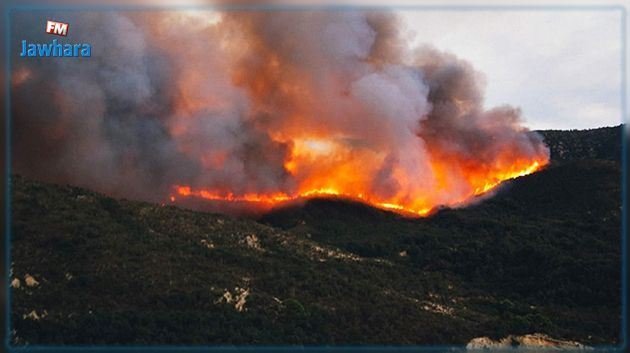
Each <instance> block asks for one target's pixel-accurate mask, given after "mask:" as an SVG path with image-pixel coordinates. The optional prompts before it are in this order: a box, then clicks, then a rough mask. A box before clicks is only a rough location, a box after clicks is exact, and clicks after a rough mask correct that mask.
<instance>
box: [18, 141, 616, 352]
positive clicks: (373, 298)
mask: <svg viewBox="0 0 630 353" xmlns="http://www.w3.org/2000/svg"><path fill="white" fill-rule="evenodd" d="M546 138H547V136H546ZM562 145H563V146H566V144H565V143H564V142H563V143H562ZM552 151H553V147H552ZM552 155H553V152H552ZM564 156H571V154H568V155H567V154H565V155H564ZM597 156H600V155H597ZM569 159H571V158H569V157H567V158H565V159H561V160H558V161H554V163H553V164H552V165H551V166H549V167H548V168H546V169H544V170H543V171H541V172H539V173H536V174H534V175H530V176H526V177H522V178H519V179H516V180H513V181H511V182H509V183H506V184H505V185H503V186H502V187H501V188H500V190H498V191H497V193H496V195H495V196H494V197H492V198H489V199H487V200H483V201H481V202H479V203H477V204H476V205H473V206H471V207H468V208H462V209H445V210H441V211H440V212H438V213H437V214H435V215H433V216H432V217H429V218H421V219H409V218H404V217H401V216H399V215H397V214H394V213H391V212H386V211H381V210H377V209H374V208H371V207H369V206H366V205H362V204H356V203H352V202H348V201H344V200H334V199H313V200H310V201H308V202H306V203H305V204H303V205H300V206H294V207H290V208H283V209H279V210H276V211H274V212H272V213H270V214H268V215H267V216H266V217H264V218H263V219H261V220H260V221H259V222H256V221H254V220H249V219H237V218H230V217H227V216H222V215H216V214H208V213H201V212H193V211H190V210H185V209H180V208H176V207H172V206H161V205H156V204H148V203H142V202H133V201H126V200H115V199H112V198H109V197H107V196H104V195H101V194H98V193H94V192H91V191H89V190H85V189H81V188H76V187H72V186H58V185H51V184H45V183H41V182H38V181H34V180H29V179H26V178H23V177H20V176H17V175H16V176H13V177H12V181H11V185H12V212H13V234H12V237H13V238H12V249H11V251H12V261H13V266H12V274H13V275H12V278H11V280H12V284H13V286H14V288H13V296H12V299H13V302H12V307H13V316H12V322H13V328H14V329H15V335H14V337H13V340H14V343H15V344H60V343H64V344H112V343H116V344H143V343H144V344H157V343H161V344H182V343H186V344H342V343H346V344H352V343H354V344H356V343H365V344H370V343H373V344H388V343H389V344H401V343H402V344H461V345H465V344H466V343H468V342H469V341H471V340H472V339H473V338H476V337H482V336H489V337H491V338H493V339H502V338H503V337H507V336H509V335H525V334H531V333H543V334H547V335H549V336H551V337H554V338H557V339H566V340H571V341H578V342H581V343H584V344H588V345H596V344H615V343H616V342H617V341H618V336H619V325H618V322H619V312H620V311H619V304H620V296H619V288H620V283H619V278H620V274H619V267H620V248H619V244H620V237H619V236H620V226H619V225H620V211H621V210H620V204H621V202H620V183H619V180H620V179H619V178H620V166H619V163H618V162H617V161H614V160H602V159H593V158H587V159H582V158H577V160H569ZM574 159H575V158H574Z"/></svg>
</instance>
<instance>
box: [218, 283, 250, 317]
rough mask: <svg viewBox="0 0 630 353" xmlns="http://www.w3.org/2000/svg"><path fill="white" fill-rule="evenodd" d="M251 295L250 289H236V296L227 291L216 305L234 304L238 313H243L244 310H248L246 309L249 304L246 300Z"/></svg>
mask: <svg viewBox="0 0 630 353" xmlns="http://www.w3.org/2000/svg"><path fill="white" fill-rule="evenodd" d="M248 295H249V289H245V288H240V287H236V288H234V294H232V293H231V292H230V291H229V290H227V289H226V290H225V293H223V295H222V296H221V297H220V298H219V299H217V300H216V301H215V304H218V303H222V302H225V303H228V304H234V309H236V311H238V312H242V311H243V310H247V309H246V308H245V304H246V303H247V301H246V299H247V296H248Z"/></svg>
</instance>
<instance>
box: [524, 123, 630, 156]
mask: <svg viewBox="0 0 630 353" xmlns="http://www.w3.org/2000/svg"><path fill="white" fill-rule="evenodd" d="M622 129H623V125H618V126H614V127H602V128H597V129H589V130H540V131H536V132H537V133H539V134H541V135H542V136H543V137H544V139H545V143H546V144H547V146H549V149H550V150H551V159H552V160H554V161H568V160H576V159H606V160H615V161H619V160H620V159H621V133H622Z"/></svg>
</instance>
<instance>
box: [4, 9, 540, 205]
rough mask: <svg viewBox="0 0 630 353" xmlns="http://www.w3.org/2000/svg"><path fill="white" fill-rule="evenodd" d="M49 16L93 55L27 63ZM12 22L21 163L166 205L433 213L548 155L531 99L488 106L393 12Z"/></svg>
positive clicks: (17, 160)
mask: <svg viewBox="0 0 630 353" xmlns="http://www.w3.org/2000/svg"><path fill="white" fill-rule="evenodd" d="M48 18H54V19H56V20H59V21H64V22H69V23H70V34H69V36H68V37H67V41H68V42H87V43H91V44H92V57H91V58H57V59H54V58H38V59H35V58H22V57H19V54H18V53H19V50H17V47H19V43H20V41H21V40H22V39H27V40H28V41H29V42H40V43H46V42H50V40H51V39H50V38H49V36H48V35H46V34H45V33H42V32H43V30H42V28H43V25H44V23H45V22H46V19H48ZM11 20H12V23H13V26H12V27H13V32H12V38H13V42H12V43H11V44H12V45H13V46H14V50H13V54H14V55H13V58H12V62H13V77H12V86H11V88H12V107H13V111H12V117H13V120H12V121H13V145H12V146H13V168H14V172H16V173H20V174H24V175H28V176H31V177H35V178H39V179H43V180H46V181H51V182H57V183H69V184H75V185H81V186H86V187H90V188H92V189H96V190H99V191H102V192H106V193H108V194H110V195H113V196H119V197H127V198H132V199H143V200H148V201H158V202H163V201H165V200H168V199H169V197H170V196H171V195H172V196H173V199H174V200H178V201H179V200H182V199H186V198H190V197H193V196H198V197H199V198H200V199H207V200H221V199H224V200H228V201H229V200H232V201H252V202H250V203H261V202H262V203H267V204H269V203H272V204H273V203H275V202H280V201H287V200H292V199H295V198H298V197H301V196H309V195H313V196H316V195H340V196H346V197H351V198H356V199H361V200H364V201H366V202H369V203H372V204H375V205H378V206H381V207H384V208H391V209H400V210H406V211H410V212H413V213H419V214H424V213H426V212H428V211H429V210H430V209H432V208H434V207H436V206H439V205H450V206H453V205H460V204H462V203H465V202H466V201H468V200H470V199H471V197H474V196H475V195H478V194H480V193H483V192H485V191H488V190H489V189H491V188H492V187H494V186H496V185H497V184H498V183H499V182H501V181H503V180H506V179H509V178H512V177H515V176H518V175H523V174H527V173H529V172H532V171H534V170H536V169H537V168H539V167H541V166H542V165H544V164H545V163H547V160H548V151H547V148H546V147H545V146H544V144H543V142H542V140H541V138H540V137H539V136H537V135H535V134H532V133H529V132H528V131H527V129H526V128H524V127H523V125H522V120H521V116H520V111H519V110H518V109H516V108H513V107H509V106H503V107H497V108H493V109H490V110H486V109H485V108H484V102H483V84H482V83H483V78H482V77H481V74H480V73H478V72H476V71H475V70H474V68H472V67H471V66H470V65H469V64H468V63H467V62H465V61H463V60H461V59H459V58H457V57H456V56H454V55H452V54H449V53H444V52H440V51H438V50H436V49H434V48H432V47H431V46H429V45H426V46H422V47H419V48H410V47H409V45H408V43H407V42H405V41H404V40H403V39H402V38H404V37H405V36H404V35H403V34H402V33H401V32H402V31H403V29H402V27H401V25H400V23H399V22H398V19H397V18H396V16H395V15H394V14H391V13H383V12H381V11H379V12H370V11H368V12H360V11H346V10H344V11H324V10H321V11H258V12H246V11H235V12H225V13H221V14H218V13H215V12H204V11H198V12H185V11H171V12H166V11H163V12H162V11H160V12H147V13H142V12H137V13H113V12H90V13H88V12H66V13H57V14H50V13H37V12H19V11H18V12H14V14H13V15H12V19H11ZM426 42H430V38H426ZM178 201H177V202H178ZM253 201H255V202H253ZM247 207H256V206H247Z"/></svg>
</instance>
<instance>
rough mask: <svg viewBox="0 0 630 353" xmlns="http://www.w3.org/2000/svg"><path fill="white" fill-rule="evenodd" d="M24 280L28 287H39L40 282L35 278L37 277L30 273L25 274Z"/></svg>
mask: <svg viewBox="0 0 630 353" xmlns="http://www.w3.org/2000/svg"><path fill="white" fill-rule="evenodd" d="M24 282H26V286H27V287H37V286H38V285H39V282H38V281H37V280H36V279H35V277H33V276H31V275H29V274H28V273H27V274H26V275H25V276H24Z"/></svg>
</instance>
